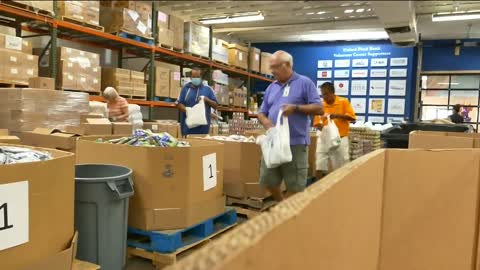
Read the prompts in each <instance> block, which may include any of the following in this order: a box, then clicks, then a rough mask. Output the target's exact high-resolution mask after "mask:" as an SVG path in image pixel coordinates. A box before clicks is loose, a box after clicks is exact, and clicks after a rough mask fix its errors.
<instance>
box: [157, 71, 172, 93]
mask: <svg viewBox="0 0 480 270" xmlns="http://www.w3.org/2000/svg"><path fill="white" fill-rule="evenodd" d="M155 96H158V97H168V96H170V70H169V69H167V68H163V67H159V66H157V67H155Z"/></svg>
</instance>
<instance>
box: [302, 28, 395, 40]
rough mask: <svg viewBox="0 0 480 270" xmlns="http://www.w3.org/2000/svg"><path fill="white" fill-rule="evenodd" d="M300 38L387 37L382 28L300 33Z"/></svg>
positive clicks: (360, 38)
mask: <svg viewBox="0 0 480 270" xmlns="http://www.w3.org/2000/svg"><path fill="white" fill-rule="evenodd" d="M300 39H302V40H304V41H336V40H378V39H388V34H387V32H385V31H384V30H376V31H365V30H358V31H355V30H350V31H334V32H326V33H321V34H307V35H301V36H300Z"/></svg>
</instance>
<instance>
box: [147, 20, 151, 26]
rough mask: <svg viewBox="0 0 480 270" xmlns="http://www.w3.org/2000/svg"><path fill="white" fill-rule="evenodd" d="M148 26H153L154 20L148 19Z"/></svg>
mask: <svg viewBox="0 0 480 270" xmlns="http://www.w3.org/2000/svg"><path fill="white" fill-rule="evenodd" d="M147 25H148V26H152V19H150V18H148V20H147Z"/></svg>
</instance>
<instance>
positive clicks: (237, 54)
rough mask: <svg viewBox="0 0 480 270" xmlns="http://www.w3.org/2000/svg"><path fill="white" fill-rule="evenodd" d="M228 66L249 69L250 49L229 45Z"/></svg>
mask: <svg viewBox="0 0 480 270" xmlns="http://www.w3.org/2000/svg"><path fill="white" fill-rule="evenodd" d="M228 64H230V65H232V66H235V67H239V68H243V69H245V70H246V69H248V48H247V47H245V46H241V45H239V44H229V45H228Z"/></svg>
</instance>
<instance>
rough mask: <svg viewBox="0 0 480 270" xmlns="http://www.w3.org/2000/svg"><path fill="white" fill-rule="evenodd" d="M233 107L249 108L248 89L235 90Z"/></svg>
mask: <svg viewBox="0 0 480 270" xmlns="http://www.w3.org/2000/svg"><path fill="white" fill-rule="evenodd" d="M233 106H234V107H239V108H247V88H246V87H240V88H235V89H234V90H233Z"/></svg>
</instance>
